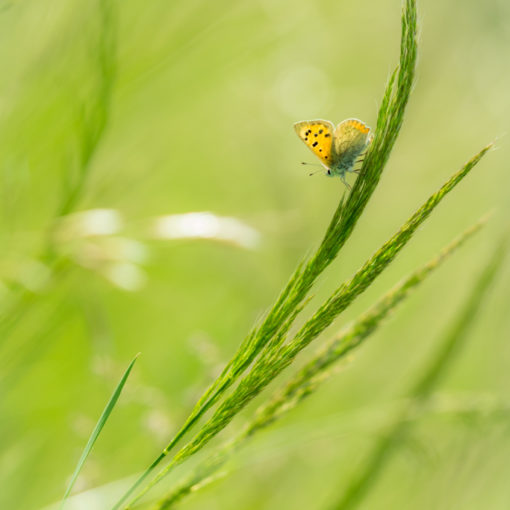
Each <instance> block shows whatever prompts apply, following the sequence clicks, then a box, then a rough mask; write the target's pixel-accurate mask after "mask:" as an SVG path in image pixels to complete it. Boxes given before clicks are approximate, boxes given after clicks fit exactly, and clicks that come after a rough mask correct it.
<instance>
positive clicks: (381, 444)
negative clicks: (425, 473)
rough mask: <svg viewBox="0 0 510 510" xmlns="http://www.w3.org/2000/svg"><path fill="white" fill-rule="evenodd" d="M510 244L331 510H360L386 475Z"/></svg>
mask: <svg viewBox="0 0 510 510" xmlns="http://www.w3.org/2000/svg"><path fill="white" fill-rule="evenodd" d="M507 244H508V243H507V242H506V241H505V242H503V243H502V244H501V245H500V246H499V247H498V248H497V249H496V250H495V252H494V253H493V255H492V257H491V259H490V260H489V261H488V263H487V266H486V267H485V269H484V270H483V271H482V273H481V275H480V276H479V278H478V280H477V281H476V283H475V285H474V286H473V289H472V291H471V294H470V295H469V297H468V298H467V300H466V302H465V303H464V306H463V307H462V309H461V311H460V313H459V314H458V316H457V317H455V318H454V320H453V321H452V323H451V324H450V326H449V329H448V331H447V332H446V334H445V335H444V337H443V339H442V340H441V342H440V343H439V346H438V348H437V352H436V353H435V355H434V356H433V357H432V358H431V359H430V360H429V362H428V364H427V366H426V367H425V368H424V369H423V372H422V374H421V375H420V376H419V377H417V379H416V381H415V382H414V384H413V385H412V386H411V389H410V391H409V397H410V398H409V399H407V400H406V401H405V402H404V403H403V404H402V406H401V408H400V409H399V410H397V412H396V413H395V416H394V418H393V420H392V421H393V425H392V426H390V428H389V430H387V431H386V433H384V434H382V436H381V437H380V439H379V440H378V441H377V442H376V444H375V445H374V447H373V448H372V451H371V452H370V454H369V455H368V458H367V460H366V461H365V463H364V465H363V466H362V467H361V468H360V470H359V472H358V473H356V474H355V475H354V477H353V478H352V480H351V482H350V483H349V485H348V487H347V489H346V491H345V492H344V494H343V495H342V496H341V498H340V499H339V501H338V502H337V503H336V504H333V505H331V507H330V508H331V510H352V509H354V508H358V507H359V505H360V504H361V503H362V501H363V498H364V496H365V495H367V494H368V492H369V491H370V488H371V487H372V486H373V484H374V483H376V481H377V478H378V476H379V475H380V474H381V473H382V472H383V470H384V467H385V466H386V465H387V464H388V462H389V461H390V459H391V457H392V455H393V454H394V453H396V451H397V450H398V448H399V446H400V445H401V444H402V443H403V442H404V441H405V439H406V437H407V436H408V434H409V432H410V430H411V427H412V424H413V420H412V418H413V416H414V415H415V414H416V412H417V411H418V413H419V412H420V408H423V407H424V406H425V405H426V403H427V401H428V399H429V398H430V396H431V394H432V391H433V390H434V388H435V387H436V386H437V385H438V383H439V382H440V380H441V379H442V378H444V376H445V374H446V373H447V371H448V370H449V369H450V368H451V366H452V363H453V361H454V360H455V359H456V357H457V355H458V352H459V351H460V349H461V348H462V347H463V346H464V345H465V344H466V342H467V340H468V338H469V333H470V331H471V328H472V326H473V325H474V323H475V319H476V317H477V315H478V312H479V311H480V309H481V308H482V306H483V303H484V301H485V297H486V295H487V293H488V291H489V290H490V287H491V284H492V283H493V282H494V280H495V278H496V276H497V275H498V273H499V270H500V269H501V266H502V262H503V260H504V257H505V254H506V249H507Z"/></svg>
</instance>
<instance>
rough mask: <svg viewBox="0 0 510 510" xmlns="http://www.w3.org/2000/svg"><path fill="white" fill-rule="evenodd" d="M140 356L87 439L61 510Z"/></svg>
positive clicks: (118, 386)
mask: <svg viewBox="0 0 510 510" xmlns="http://www.w3.org/2000/svg"><path fill="white" fill-rule="evenodd" d="M138 356H140V354H137V355H136V356H135V357H134V358H133V360H132V361H131V363H130V364H129V366H128V367H127V369H126V371H125V372H124V374H123V376H122V377H121V379H120V381H119V383H118V384H117V387H116V388H115V391H114V392H113V394H112V396H111V397H110V400H109V401H108V403H107V404H106V407H105V408H104V409H103V412H102V413H101V416H100V417H99V420H98V421H97V423H96V426H95V427H94V430H93V431H92V434H90V437H89V440H88V441H87V444H86V445H85V448H84V450H83V453H82V454H81V457H80V459H79V460H78V463H77V464H76V468H75V470H74V473H73V475H72V476H71V480H70V482H69V485H68V486H67V489H66V492H65V494H64V497H63V498H62V503H61V505H60V510H62V509H63V508H64V504H65V502H66V499H67V498H68V496H69V494H70V493H71V490H72V488H73V486H74V484H75V482H76V480H77V478H78V475H79V474H80V471H81V470H82V468H83V465H84V464H85V461H86V460H87V457H88V456H89V454H90V452H91V451H92V448H93V446H94V444H95V442H96V441H97V438H98V437H99V434H101V431H102V430H103V427H104V426H105V424H106V422H107V421H108V418H109V417H110V415H111V414H112V411H113V408H114V407H115V404H117V400H118V399H119V397H120V394H121V392H122V389H123V388H124V385H125V384H126V381H127V379H128V377H129V374H130V373H131V370H132V368H133V365H134V364H135V362H136V360H137V359H138Z"/></svg>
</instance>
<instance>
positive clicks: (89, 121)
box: [0, 0, 117, 338]
mask: <svg viewBox="0 0 510 510" xmlns="http://www.w3.org/2000/svg"><path fill="white" fill-rule="evenodd" d="M98 6H99V14H100V16H99V17H100V23H99V40H98V42H97V49H96V57H97V74H96V76H97V79H98V85H97V94H96V96H95V98H94V100H93V101H91V102H90V103H89V104H87V105H83V108H82V112H81V115H80V124H79V126H78V127H79V129H80V137H79V139H78V142H79V147H78V152H79V154H78V164H77V168H76V169H73V168H71V167H70V168H69V169H68V171H67V172H66V174H65V175H64V185H63V188H62V191H61V196H60V200H59V204H58V205H57V209H56V211H55V215H54V217H53V218H52V219H51V220H50V221H49V224H48V227H47V231H46V233H45V237H44V238H43V246H42V248H41V253H40V255H39V257H37V259H38V260H39V259H40V261H42V263H43V264H44V265H45V266H46V268H47V269H48V274H49V277H48V278H47V284H49V285H52V284H55V283H56V281H57V280H60V279H62V277H63V276H65V275H66V274H67V269H68V268H69V263H68V261H67V260H66V259H65V257H64V258H62V257H60V256H59V255H58V253H57V251H56V250H55V247H54V238H53V237H54V233H55V228H56V227H58V222H59V220H60V219H61V218H62V217H63V216H66V215H68V214H70V213H71V212H73V211H74V210H75V208H76V206H77V204H78V202H79V200H80V198H81V197H82V196H83V194H84V192H85V189H86V184H87V178H88V176H89V174H90V167H91V163H92V161H93V160H94V157H95V155H96V153H97V150H98V147H99V145H100V143H101V140H102V138H103V136H104V133H105V129H106V126H107V124H108V120H109V117H110V110H111V99H112V91H113V86H114V82H115V70H116V65H115V62H116V35H117V34H116V16H115V11H114V7H113V1H112V0H101V1H99V2H98ZM44 290H47V289H44ZM36 298H37V294H34V292H33V291H32V290H31V289H29V288H22V289H20V290H19V292H16V293H14V292H13V293H12V295H11V296H10V297H9V299H8V300H6V302H5V303H2V305H3V306H2V308H3V309H2V310H1V312H0V314H1V316H0V318H1V320H2V322H1V326H2V332H3V337H4V338H5V337H6V336H7V334H8V332H9V330H10V329H11V328H13V327H14V326H15V325H16V324H17V321H18V320H19V319H20V318H22V317H23V316H24V315H25V314H26V313H27V312H28V311H29V310H30V309H31V306H32V305H33V303H34V301H35V300H36Z"/></svg>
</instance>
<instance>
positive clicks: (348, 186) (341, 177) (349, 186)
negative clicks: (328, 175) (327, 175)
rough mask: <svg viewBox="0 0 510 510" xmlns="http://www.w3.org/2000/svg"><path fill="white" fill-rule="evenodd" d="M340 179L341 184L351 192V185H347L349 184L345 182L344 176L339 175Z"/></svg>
mask: <svg viewBox="0 0 510 510" xmlns="http://www.w3.org/2000/svg"><path fill="white" fill-rule="evenodd" d="M340 179H342V182H343V183H344V184H345V187H346V188H347V189H348V190H349V191H351V190H352V188H351V185H350V184H349V183H348V182H347V181H346V180H345V175H341V176H340Z"/></svg>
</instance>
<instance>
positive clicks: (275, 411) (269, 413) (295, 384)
mask: <svg viewBox="0 0 510 510" xmlns="http://www.w3.org/2000/svg"><path fill="white" fill-rule="evenodd" d="M485 221H486V219H482V220H480V221H479V222H477V223H476V224H475V225H473V226H472V227H471V228H469V229H467V230H466V231H465V232H464V233H463V234H462V235H460V236H459V237H458V238H457V239H455V240H454V241H453V242H452V243H450V244H449V245H448V246H446V247H445V248H444V249H443V250H442V251H441V253H440V254H439V255H438V256H436V257H434V258H433V259H432V260H430V261H429V262H428V263H427V264H425V265H424V266H422V267H420V268H419V269H417V270H416V271H414V272H413V273H412V274H410V275H409V276H408V277H407V278H405V279H404V280H402V282H400V283H399V284H398V285H397V286H395V287H394V288H393V289H392V290H390V291H389V292H388V293H386V294H385V295H384V296H382V297H381V298H380V299H379V301H377V302H376V303H375V304H374V305H373V306H372V307H371V308H370V309H369V310H368V311H367V312H365V313H364V314H362V315H361V316H360V317H359V318H358V319H357V320H356V321H355V322H353V323H352V324H351V325H350V326H349V327H347V328H346V329H345V330H344V331H341V332H340V333H339V334H338V335H336V336H335V337H333V338H332V339H331V340H330V341H329V342H328V344H327V345H326V346H324V347H323V348H322V349H320V350H319V351H318V352H317V353H316V354H315V356H313V358H312V359H311V360H310V361H309V362H307V363H306V365H305V366H304V367H303V368H302V369H301V370H300V371H299V372H298V373H297V374H296V375H294V376H293V377H292V378H291V380H290V381H289V382H288V383H286V384H285V385H284V386H283V387H282V388H280V389H279V390H277V391H275V392H274V393H273V396H272V397H271V398H269V400H268V402H267V403H265V404H262V405H261V406H260V407H259V408H258V409H257V411H256V412H255V416H254V418H253V419H252V420H251V421H250V422H249V423H248V424H247V425H246V426H245V427H244V430H243V431H242V432H241V433H240V434H239V435H238V436H237V437H236V438H235V439H233V440H232V441H230V442H227V443H226V444H224V445H222V446H220V447H219V448H218V450H217V451H216V452H215V453H214V454H213V455H212V456H210V457H209V458H208V459H206V460H205V461H203V462H202V463H201V464H199V466H198V467H197V468H195V469H194V470H193V472H192V473H191V474H190V475H189V476H188V477H186V479H185V480H183V481H182V482H181V483H180V484H179V485H178V486H177V487H175V488H174V489H172V490H171V492H170V493H169V494H168V495H167V496H166V497H165V498H164V499H163V500H161V501H160V502H159V503H157V505H156V506H155V507H154V510H166V509H168V508H171V507H172V506H173V505H174V504H175V503H177V502H178V501H180V500H181V499H183V498H184V497H185V496H187V495H189V494H190V493H191V492H196V491H197V490H199V489H200V488H202V487H203V486H205V485H207V484H208V483H210V482H211V481H213V480H214V479H215V478H216V477H217V476H218V471H219V469H220V468H221V467H222V466H223V465H224V464H225V462H227V460H228V459H229V458H230V456H231V455H232V453H233V452H234V451H237V450H238V449H239V448H240V447H242V446H244V444H245V443H246V441H247V440H248V439H250V438H251V437H252V436H253V435H254V434H256V433H257V432H259V431H260V430H262V429H264V428H266V427H268V426H269V425H271V424H272V423H273V422H274V421H276V420H278V419H280V418H281V417H282V416H284V415H285V414H286V413H288V412H289V411H290V410H292V409H294V407H296V406H297V405H298V404H299V403H300V402H302V401H303V400H304V399H305V398H306V397H308V396H309V395H310V394H312V393H314V392H315V391H317V389H318V388H319V386H320V384H322V383H323V382H324V381H326V380H327V379H329V378H330V377H331V376H332V375H333V374H334V373H336V369H337V367H335V365H336V364H337V363H338V362H339V361H346V360H345V357H346V356H347V354H348V353H349V352H350V351H351V350H353V349H355V348H357V347H359V346H360V345H361V344H362V343H363V342H364V341H365V340H366V339H367V338H368V337H369V336H370V335H372V334H373V333H374V332H375V331H377V329H378V328H379V326H381V323H382V322H383V320H384V319H386V318H387V317H388V316H389V315H390V314H391V312H392V311H394V310H395V309H396V307H397V306H398V305H399V304H400V303H401V302H402V301H403V300H405V299H406V298H407V297H409V295H410V293H411V291H413V290H415V289H416V288H417V287H418V286H419V285H420V284H421V283H422V282H423V281H424V280H425V279H426V278H427V277H428V276H429V275H430V274H431V273H432V272H433V271H434V270H435V269H437V268H438V267H439V265H440V264H442V263H443V262H444V261H445V260H446V258H448V257H449V256H450V255H452V254H453V253H454V252H455V250H457V249H458V248H459V247H460V246H461V245H462V244H464V242H465V241H466V240H467V239H468V238H470V237H471V236H472V235H473V234H474V233H476V232H477V231H478V230H479V229H480V228H481V227H482V226H483V225H484V224H485Z"/></svg>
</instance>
